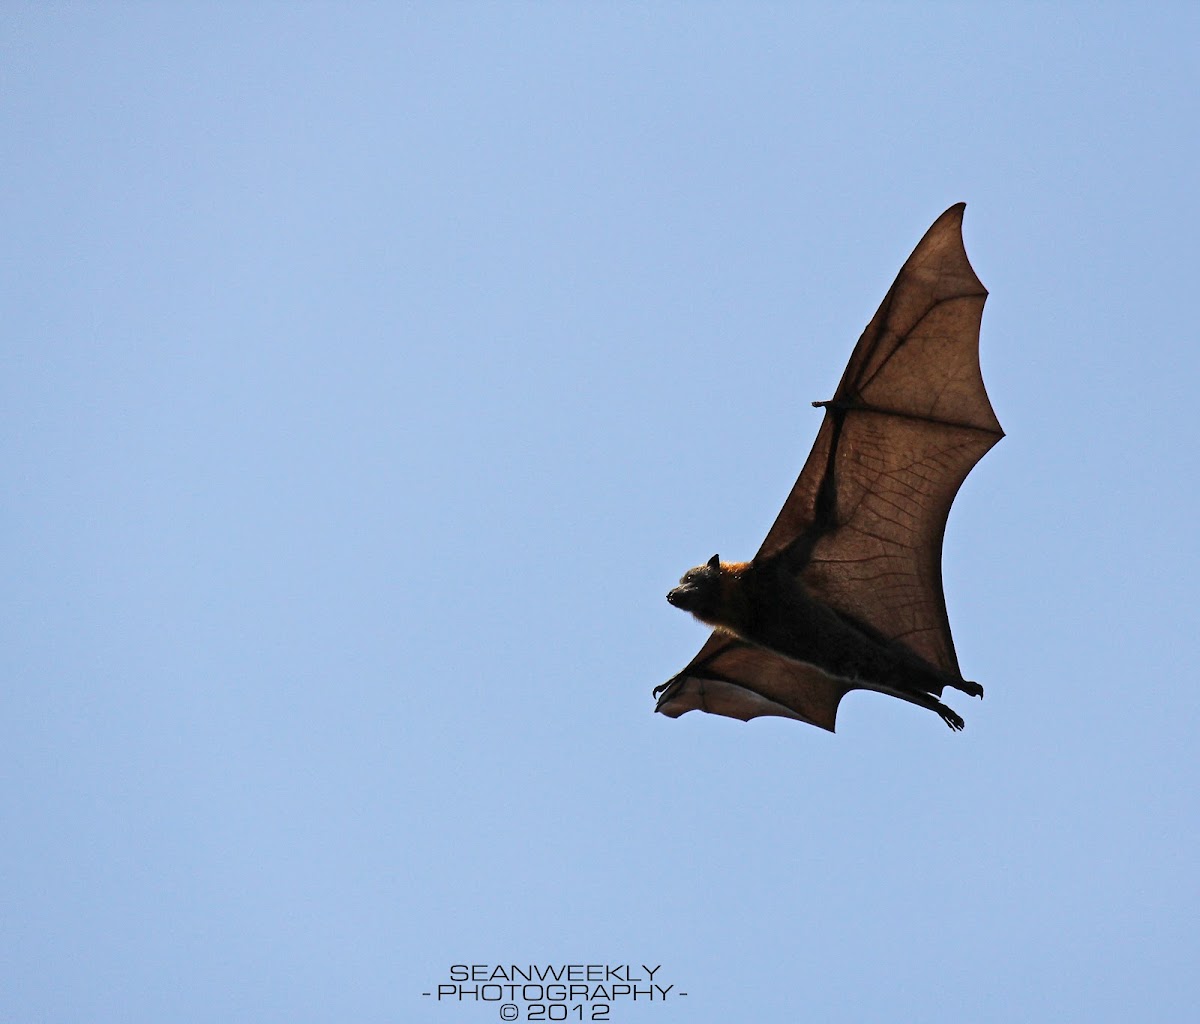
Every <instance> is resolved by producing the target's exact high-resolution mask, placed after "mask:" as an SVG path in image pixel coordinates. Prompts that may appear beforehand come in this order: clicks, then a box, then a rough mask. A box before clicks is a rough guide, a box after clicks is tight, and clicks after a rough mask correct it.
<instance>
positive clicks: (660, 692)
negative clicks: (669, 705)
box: [650, 676, 679, 704]
mask: <svg viewBox="0 0 1200 1024" xmlns="http://www.w3.org/2000/svg"><path fill="white" fill-rule="evenodd" d="M678 682H679V676H671V678H670V679H668V680H667V681H666V682H665V683H659V685H658V686H656V687H655V688H654V689H653V690H651V691H650V692H651V693H652V694H653V695H654V699H655V700H657V701H658V703H659V704H661V703H662V702H663V701H664V700H666V699H667V696H668V695H669V693H670V691H671V689H672V688H673V687H674V686H675V684H676V683H678Z"/></svg>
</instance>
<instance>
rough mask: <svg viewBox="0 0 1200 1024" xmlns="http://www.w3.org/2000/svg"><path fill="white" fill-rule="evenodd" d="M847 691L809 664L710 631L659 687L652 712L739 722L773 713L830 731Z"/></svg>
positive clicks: (843, 682) (843, 684) (849, 686)
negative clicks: (681, 666)
mask: <svg viewBox="0 0 1200 1024" xmlns="http://www.w3.org/2000/svg"><path fill="white" fill-rule="evenodd" d="M851 689H852V684H851V683H850V682H848V681H847V680H844V679H838V678H836V677H834V676H831V675H828V674H826V673H825V672H822V671H821V670H820V669H819V668H817V667H816V666H814V665H806V664H804V663H803V662H798V661H791V660H790V659H788V658H784V657H782V656H780V655H778V654H775V653H773V652H771V651H767V650H764V649H763V648H761V647H754V646H752V645H751V644H748V643H746V642H745V641H742V640H738V639H736V638H734V637H731V636H727V635H725V634H723V633H713V634H712V635H711V636H710V637H709V638H708V642H707V643H706V644H705V645H704V646H703V647H702V648H701V649H700V653H699V654H697V655H696V657H694V658H693V659H692V661H691V664H689V665H688V667H687V668H685V669H684V670H683V671H682V672H680V673H679V675H677V676H675V678H674V679H672V680H670V681H669V682H668V683H666V684H665V685H664V686H663V687H661V691H662V692H661V696H660V697H659V700H658V705H657V706H656V708H655V710H656V711H661V712H662V713H663V714H664V715H668V716H669V717H671V718H678V717H679V716H680V715H682V714H686V713H687V712H688V711H697V710H698V711H707V712H709V713H710V714H714V715H725V716H726V717H727V718H740V719H741V720H742V721H743V722H748V721H750V719H752V718H759V717H762V716H763V715H778V716H780V717H781V718H794V719H796V720H797V721H800V722H808V723H809V724H810V725H817V726H820V727H821V728H822V729H828V730H829V731H830V732H833V727H834V721H835V719H836V718H837V709H838V703H839V702H840V701H841V699H842V698H843V697H844V696H845V695H846V694H847V693H848V692H849V691H850V690H851Z"/></svg>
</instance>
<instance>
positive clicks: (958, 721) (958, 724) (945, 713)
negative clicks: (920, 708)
mask: <svg viewBox="0 0 1200 1024" xmlns="http://www.w3.org/2000/svg"><path fill="white" fill-rule="evenodd" d="M933 710H934V711H936V712H937V713H938V714H939V715H941V716H942V721H943V722H945V723H946V724H947V725H948V726H950V728H951V729H953V730H954V731H955V732H962V730H963V727H964V726H965V725H966V724H967V723H966V722H964V721H963V720H962V718H960V717H959V716H958V715H957V714H956V713H955V712H954V711H953V710H952V709H951V708H948V707H946V705H945V704H941V703H936V702H935V704H934V708H933Z"/></svg>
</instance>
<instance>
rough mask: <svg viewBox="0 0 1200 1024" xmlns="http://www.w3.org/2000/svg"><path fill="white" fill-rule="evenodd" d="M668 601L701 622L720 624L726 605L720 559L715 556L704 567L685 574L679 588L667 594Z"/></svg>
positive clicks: (697, 567) (690, 570) (698, 567)
mask: <svg viewBox="0 0 1200 1024" xmlns="http://www.w3.org/2000/svg"><path fill="white" fill-rule="evenodd" d="M667 600H668V601H670V602H671V604H673V605H674V606H675V607H676V608H681V609H682V610H683V611H685V612H691V613H692V614H693V615H694V616H696V618H698V619H699V620H700V621H701V622H707V623H709V624H710V625H716V624H718V623H720V622H721V620H722V618H723V615H722V611H723V608H724V604H725V598H724V588H723V587H722V585H721V560H720V558H718V557H717V556H716V555H713V556H712V558H710V559H709V560H708V561H707V562H706V563H705V564H704V565H698V566H696V568H694V569H689V570H688V571H687V572H685V573H684V574H683V576H682V577H681V578H680V580H679V586H677V587H676V588H675V589H674V590H672V591H671V592H670V593H669V594H667Z"/></svg>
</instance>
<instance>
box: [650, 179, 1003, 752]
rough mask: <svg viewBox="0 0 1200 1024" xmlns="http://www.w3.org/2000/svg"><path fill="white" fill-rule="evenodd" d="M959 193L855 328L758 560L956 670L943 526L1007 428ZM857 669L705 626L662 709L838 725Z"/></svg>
mask: <svg viewBox="0 0 1200 1024" xmlns="http://www.w3.org/2000/svg"><path fill="white" fill-rule="evenodd" d="M965 208H966V206H965V204H963V203H959V204H957V205H956V206H952V207H951V208H950V209H949V210H947V211H946V212H945V213H943V214H942V215H941V216H940V217H939V218H938V219H937V220H936V221H935V222H934V224H933V226H932V227H931V228H930V229H929V231H928V232H926V234H925V237H924V238H922V239H921V241H920V242H919V243H918V245H917V247H916V249H915V250H913V254H912V255H911V256H910V257H909V258H908V260H907V262H905V264H904V266H903V267H902V268H901V270H900V273H899V274H898V275H897V277H896V281H895V283H894V284H893V285H892V287H891V289H890V290H889V291H888V293H887V296H886V297H885V298H884V300H883V304H882V305H881V306H880V307H879V310H878V312H876V314H875V316H874V317H873V318H872V320H871V322H870V324H868V325H867V329H866V330H865V331H864V332H863V335H862V337H861V338H860V339H859V341H858V344H857V345H856V346H855V348H854V352H853V353H852V355H851V356H850V362H849V364H848V365H847V367H846V371H845V373H844V374H843V376H842V380H841V383H840V384H839V385H838V388H837V391H836V392H835V393H834V397H833V398H832V399H831V400H830V401H829V402H823V403H816V404H819V405H823V406H824V407H825V419H824V421H823V422H822V424H821V428H820V430H819V432H818V434H817V440H816V443H815V445H814V446H813V450H812V452H811V454H810V455H809V457H808V460H807V462H806V463H805V464H804V469H803V470H802V471H801V473H800V477H799V479H798V480H797V481H796V483H795V486H794V487H793V488H792V491H791V494H790V495H789V496H788V499H787V501H786V502H785V503H784V506H783V509H782V510H781V511H780V513H779V516H778V518H777V519H776V520H775V523H774V525H773V526H772V527H771V530H770V532H769V533H768V534H767V538H766V540H765V541H764V542H763V545H762V547H761V548H760V549H759V552H758V554H757V555H756V556H755V559H756V561H761V560H765V559H775V558H780V559H785V560H786V563H785V564H787V565H788V566H789V568H790V569H792V571H794V572H796V573H797V574H799V576H800V578H801V579H802V580H803V582H804V584H805V586H806V587H807V588H808V589H809V591H810V592H811V593H812V594H813V595H814V596H816V597H818V598H820V599H821V600H823V601H825V602H826V603H827V604H829V605H831V606H832V607H833V608H835V609H836V610H837V611H839V612H840V613H841V614H843V615H844V616H846V617H847V618H848V619H850V620H852V621H854V622H857V623H859V624H860V625H862V626H864V627H865V628H866V629H868V630H870V631H873V632H874V633H876V634H878V635H879V636H880V637H881V638H883V639H885V640H888V641H895V642H899V643H902V644H904V645H906V646H907V647H909V648H910V649H911V650H912V651H914V652H915V653H916V654H918V655H919V656H920V657H922V658H924V659H925V660H926V661H927V662H929V663H930V664H932V665H934V666H936V667H937V668H939V669H941V670H942V671H944V672H946V673H950V674H953V675H955V676H959V677H960V678H961V673H960V671H959V667H958V660H957V658H956V656H955V653H954V642H953V640H952V639H951V636H950V623H949V620H948V619H947V616H946V602H945V597H944V596H943V593H942V536H943V534H944V532H945V528H946V518H947V516H948V514H949V512H950V505H951V503H952V502H953V501H954V497H955V495H956V494H957V493H958V489H959V487H960V485H961V484H962V482H963V480H964V479H965V478H966V476H967V474H968V473H969V472H970V471H971V469H972V467H974V465H975V464H976V463H977V462H978V461H979V460H980V459H981V458H982V457H983V455H984V454H985V453H986V452H987V451H988V449H989V448H991V447H992V446H993V445H994V444H995V443H996V442H997V441H998V440H1000V438H1001V437H1003V436H1004V432H1003V431H1002V430H1001V429H1000V424H999V423H998V422H997V420H996V415H995V413H994V412H993V410H992V406H991V403H990V402H989V401H988V397H987V391H986V390H985V388H984V385H983V377H982V375H981V373H980V369H979V325H980V319H981V317H982V314H983V304H984V300H985V299H986V298H987V290H986V289H985V288H984V287H983V285H982V284H981V283H980V281H979V278H978V277H976V276H975V272H974V270H972V269H971V264H970V262H969V261H968V260H967V254H966V250H965V248H964V247H963V240H962V216H963V210H964V209H965ZM855 685H856V684H855V682H854V681H851V680H847V679H839V678H836V677H834V676H830V675H828V674H826V673H825V672H822V671H821V670H820V669H818V668H816V667H814V666H811V665H807V664H802V663H799V662H795V661H792V660H790V659H788V658H785V657H782V656H780V655H778V654H775V653H773V652H771V651H767V650H764V649H762V648H759V647H754V646H752V645H749V644H747V643H745V642H743V641H740V640H736V639H734V638H731V637H729V636H726V635H724V634H722V633H713V634H712V635H711V636H710V637H709V639H708V642H707V643H706V644H705V645H704V647H703V648H702V649H701V651H700V653H699V654H698V655H697V656H696V657H695V658H694V659H693V660H692V661H691V663H690V664H689V665H688V667H687V668H686V669H684V670H683V672H681V673H679V675H677V676H675V677H674V679H672V680H671V681H670V682H669V683H668V684H666V686H664V687H662V688H660V689H661V697H660V699H659V702H658V706H657V708H656V710H658V711H661V712H662V713H663V714H666V715H669V716H671V717H678V716H679V715H681V714H684V713H685V712H687V711H691V710H694V709H697V708H699V709H701V710H704V711H709V712H712V713H714V714H720V715H726V716H728V717H731V718H740V719H743V720H749V719H751V718H756V717H758V716H760V715H781V716H783V717H787V718H794V719H798V720H800V721H806V722H810V723H812V724H813V725H818V726H821V727H822V728H825V729H829V730H831V731H832V729H833V727H834V720H835V717H836V714H837V706H838V703H839V702H840V701H841V699H842V697H843V696H845V694H846V693H847V692H848V691H849V690H851V689H854V688H855Z"/></svg>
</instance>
